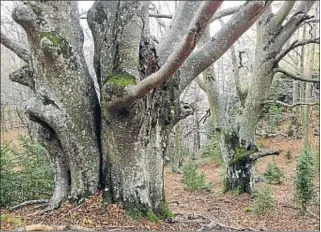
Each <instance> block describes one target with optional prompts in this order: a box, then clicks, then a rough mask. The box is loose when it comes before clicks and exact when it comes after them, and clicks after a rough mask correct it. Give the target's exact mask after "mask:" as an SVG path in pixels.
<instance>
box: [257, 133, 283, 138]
mask: <svg viewBox="0 0 321 232" xmlns="http://www.w3.org/2000/svg"><path fill="white" fill-rule="evenodd" d="M255 135H257V136H262V137H268V138H269V137H276V136H282V137H285V138H287V137H289V136H288V135H286V134H284V133H275V134H269V133H266V132H263V133H259V132H256V133H255Z"/></svg>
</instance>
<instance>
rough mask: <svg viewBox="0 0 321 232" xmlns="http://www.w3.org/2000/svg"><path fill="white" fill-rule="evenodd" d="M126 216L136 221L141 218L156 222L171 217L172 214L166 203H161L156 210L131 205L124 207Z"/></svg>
mask: <svg viewBox="0 0 321 232" xmlns="http://www.w3.org/2000/svg"><path fill="white" fill-rule="evenodd" d="M125 211H126V214H127V215H128V216H129V217H131V218H134V219H136V220H140V219H143V218H146V219H147V220H149V221H153V222H157V221H162V220H165V219H166V218H168V217H172V216H173V213H172V211H171V210H170V209H169V208H168V204H167V202H166V201H163V202H162V203H161V204H160V206H159V207H157V209H154V210H153V209H152V208H150V207H147V206H142V205H140V206H137V205H131V206H127V207H125Z"/></svg>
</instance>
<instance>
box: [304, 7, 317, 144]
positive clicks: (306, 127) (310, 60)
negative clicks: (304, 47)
mask: <svg viewBox="0 0 321 232" xmlns="http://www.w3.org/2000/svg"><path fill="white" fill-rule="evenodd" d="M315 15H318V7H317V6H316V7H315ZM310 34H311V36H312V37H313V38H314V37H316V26H314V28H313V29H312V30H311V31H310ZM309 48H310V49H309V50H308V70H307V74H308V76H312V74H313V67H314V56H315V44H314V43H313V44H310V45H309ZM311 98H312V94H311V83H308V82H306V83H305V102H306V103H308V102H311ZM303 112H304V113H303V134H304V147H305V148H308V147H309V112H310V107H309V106H308V105H305V106H304V108H303Z"/></svg>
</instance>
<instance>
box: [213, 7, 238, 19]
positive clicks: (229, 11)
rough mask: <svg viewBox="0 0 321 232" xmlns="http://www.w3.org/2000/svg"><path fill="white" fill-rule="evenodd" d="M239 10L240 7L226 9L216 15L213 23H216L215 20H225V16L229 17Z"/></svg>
mask: <svg viewBox="0 0 321 232" xmlns="http://www.w3.org/2000/svg"><path fill="white" fill-rule="evenodd" d="M239 9H240V6H235V7H230V8H227V9H224V10H220V11H218V12H217V13H216V14H215V15H214V17H213V18H212V20H211V22H214V21H215V20H218V19H220V18H223V17H225V16H229V15H231V14H234V13H235V12H237V11H238V10H239Z"/></svg>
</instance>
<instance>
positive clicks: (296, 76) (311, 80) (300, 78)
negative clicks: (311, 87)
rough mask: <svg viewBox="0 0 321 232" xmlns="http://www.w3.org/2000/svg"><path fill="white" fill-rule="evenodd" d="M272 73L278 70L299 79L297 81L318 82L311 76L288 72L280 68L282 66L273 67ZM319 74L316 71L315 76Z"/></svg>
mask: <svg viewBox="0 0 321 232" xmlns="http://www.w3.org/2000/svg"><path fill="white" fill-rule="evenodd" d="M273 72H274V73H277V72H280V73H283V74H284V75H286V76H288V77H290V78H292V79H294V80H299V81H305V82H313V83H320V80H319V79H312V78H305V77H301V76H298V75H295V74H293V73H289V72H288V71H286V70H284V69H282V68H275V69H273ZM317 75H319V74H318V73H316V76H317Z"/></svg>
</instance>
